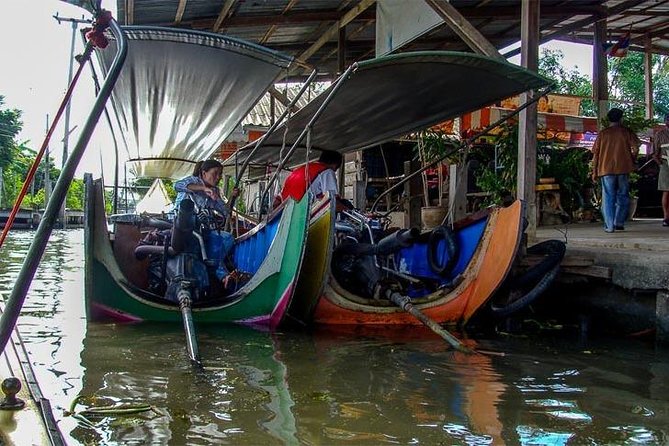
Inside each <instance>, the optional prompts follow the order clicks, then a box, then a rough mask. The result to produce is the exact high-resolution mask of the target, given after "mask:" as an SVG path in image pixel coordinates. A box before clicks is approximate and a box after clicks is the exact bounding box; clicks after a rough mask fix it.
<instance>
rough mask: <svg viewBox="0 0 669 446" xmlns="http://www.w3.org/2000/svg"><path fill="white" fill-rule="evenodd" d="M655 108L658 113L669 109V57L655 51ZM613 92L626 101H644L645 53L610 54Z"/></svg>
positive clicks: (657, 114) (610, 75) (660, 113)
mask: <svg viewBox="0 0 669 446" xmlns="http://www.w3.org/2000/svg"><path fill="white" fill-rule="evenodd" d="M651 66H652V72H653V76H652V77H653V108H654V110H655V113H656V116H661V115H663V114H665V113H667V112H669V57H667V56H663V55H658V54H654V55H653V56H652V59H651ZM609 80H610V85H609V88H610V90H611V96H612V97H615V98H618V99H620V100H622V101H626V102H633V103H637V104H643V103H644V100H645V99H644V98H645V83H644V54H643V53H640V52H637V51H630V52H628V54H627V56H626V57H612V58H609Z"/></svg>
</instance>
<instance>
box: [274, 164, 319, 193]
mask: <svg viewBox="0 0 669 446" xmlns="http://www.w3.org/2000/svg"><path fill="white" fill-rule="evenodd" d="M327 168H328V166H327V164H323V163H321V162H318V161H314V162H311V163H307V164H304V165H302V166H300V167H298V168H297V169H295V170H293V171H292V172H291V174H290V175H288V178H286V182H285V183H284V184H283V189H282V190H281V200H282V201H284V200H286V199H287V198H288V197H293V199H294V200H296V201H300V200H301V199H302V197H303V196H304V194H305V193H306V192H307V188H308V187H309V186H310V185H311V182H312V181H313V180H314V179H315V178H316V177H317V176H318V175H319V174H320V173H321V172H323V171H324V170H326V169H327Z"/></svg>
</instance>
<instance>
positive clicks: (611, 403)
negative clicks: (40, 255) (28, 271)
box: [0, 229, 669, 445]
mask: <svg viewBox="0 0 669 446" xmlns="http://www.w3.org/2000/svg"><path fill="white" fill-rule="evenodd" d="M32 236H33V232H31V231H23V232H21V231H17V232H13V233H12V234H11V235H10V237H9V238H8V239H7V240H6V242H5V246H4V247H3V248H2V250H1V251H0V281H1V283H0V290H2V292H3V293H4V294H5V295H6V294H7V293H8V291H9V290H11V287H12V284H13V281H14V279H15V277H16V275H17V273H18V270H19V269H20V266H21V263H22V261H23V258H24V256H25V253H26V251H27V248H28V244H29V243H30V241H31V239H32ZM82 295H83V231H82V230H80V229H75V230H67V231H55V232H54V233H53V235H52V237H51V241H50V243H49V244H48V248H47V252H46V254H45V256H44V260H43V262H42V264H41V267H40V269H39V271H38V272H37V275H36V277H35V280H34V282H33V285H32V288H31V291H30V294H29V296H28V299H27V301H26V303H25V306H24V309H23V312H22V315H21V318H20V320H19V328H20V331H21V334H22V337H23V340H24V341H25V343H26V344H27V349H28V351H29V353H30V357H31V362H32V364H33V365H34V368H35V370H36V375H37V378H38V380H39V382H40V384H41V388H42V391H43V392H44V394H45V395H46V397H47V398H49V399H50V401H51V403H52V405H53V406H54V413H55V415H56V418H57V420H58V423H59V427H60V429H61V431H62V432H63V434H64V435H65V437H66V438H67V441H68V444H73V445H79V444H81V445H90V444H104V445H147V444H151V445H162V444H170V445H186V444H188V445H219V444H233V445H275V444H276V445H282V444H296V445H297V444H300V445H381V444H401V445H408V444H424V445H488V444H493V445H498V444H509V445H567V444H569V445H584V444H588V445H596V444H649V445H650V444H652V445H656V444H669V354H668V353H669V352H668V351H667V350H662V349H659V348H656V347H655V346H654V345H653V344H651V343H647V342H641V341H630V340H620V339H604V340H603V339H598V340H592V339H590V340H584V339H580V338H578V337H576V336H574V335H572V334H571V332H565V333H558V334H557V335H556V334H553V335H551V336H547V335H537V334H534V335H531V336H503V335H499V336H496V337H495V338H494V339H485V340H477V341H476V346H477V348H479V349H482V350H485V351H488V352H493V353H495V354H479V355H465V354H462V353H457V352H453V351H452V350H449V349H448V348H447V346H446V345H445V344H444V342H443V341H441V340H440V339H438V338H436V337H434V336H433V335H431V334H430V333H426V332H425V331H423V330H420V329H411V330H403V331H398V330H394V329H390V328H389V329H387V330H376V331H375V332H369V331H351V332H344V331H327V332H326V331H322V332H317V333H301V332H282V333H274V334H272V333H265V332H260V331H256V330H251V329H247V328H244V327H226V326H220V327H215V326H207V327H198V328H199V333H198V334H199V340H200V351H201V354H202V356H203V359H204V364H205V368H204V370H195V369H193V368H192V367H191V366H190V365H189V363H188V359H187V353H186V349H185V346H184V335H183V333H182V332H181V328H180V327H179V326H175V325H164V324H162V325H161V324H134V325H118V324H116V325H114V324H98V323H90V324H89V323H87V322H86V319H85V312H84V303H83V299H82ZM77 396H82V399H81V400H80V403H79V404H78V405H76V406H75V410H77V411H80V410H82V409H84V408H86V407H90V406H102V405H109V404H116V403H124V404H149V405H151V406H152V408H153V409H152V410H151V411H148V412H142V413H138V414H130V415H125V416H108V417H104V418H99V417H98V418H95V417H90V416H89V417H88V418H87V419H88V421H89V423H87V422H86V421H85V420H81V419H76V418H74V417H72V416H67V415H66V413H67V411H68V410H69V408H70V405H71V403H72V401H73V400H74V399H75V398H76V397H77Z"/></svg>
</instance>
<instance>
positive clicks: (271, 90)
mask: <svg viewBox="0 0 669 446" xmlns="http://www.w3.org/2000/svg"><path fill="white" fill-rule="evenodd" d="M267 92H268V93H269V94H270V96H271V97H273V98H274V99H276V100H277V101H279V102H281V103H282V104H283V106H284V107H288V106H289V105H290V99H288V96H287V95H286V94H284V93H281V92H280V91H279V90H277V89H276V87H275V86H274V85H272V86H271V87H269V89H268V90H267ZM294 108H295V110H296V111H297V110H299V108H298V107H297V106H295V107H294Z"/></svg>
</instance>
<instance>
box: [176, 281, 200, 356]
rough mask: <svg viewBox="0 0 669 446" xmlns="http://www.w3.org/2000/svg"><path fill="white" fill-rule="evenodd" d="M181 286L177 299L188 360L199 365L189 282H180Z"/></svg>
mask: <svg viewBox="0 0 669 446" xmlns="http://www.w3.org/2000/svg"><path fill="white" fill-rule="evenodd" d="M181 286H182V288H181V289H180V290H179V294H178V300H179V308H180V309H181V316H182V318H183V323H184V331H185V332H186V349H188V356H189V357H190V360H191V361H192V362H193V363H195V364H196V365H201V362H200V352H199V349H198V346H197V336H196V334H195V324H194V323H193V312H192V311H191V305H192V300H191V295H190V290H189V289H188V287H189V286H190V283H186V282H182V284H181Z"/></svg>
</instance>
